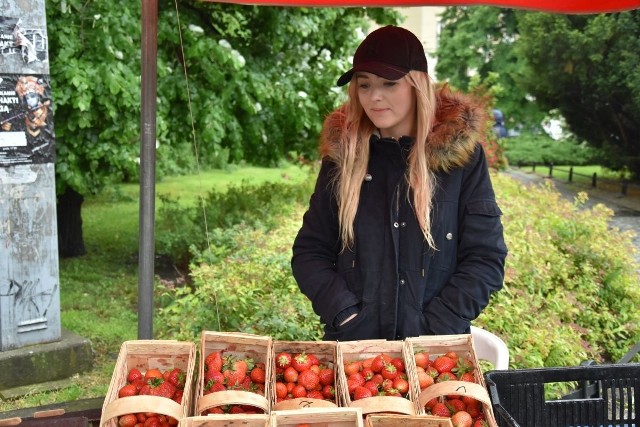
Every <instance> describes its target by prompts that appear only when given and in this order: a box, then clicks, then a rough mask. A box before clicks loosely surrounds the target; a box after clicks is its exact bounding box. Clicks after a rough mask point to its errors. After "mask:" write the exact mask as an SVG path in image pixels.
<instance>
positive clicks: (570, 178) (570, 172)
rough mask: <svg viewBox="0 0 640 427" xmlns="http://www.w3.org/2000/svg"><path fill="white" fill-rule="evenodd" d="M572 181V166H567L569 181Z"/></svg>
mask: <svg viewBox="0 0 640 427" xmlns="http://www.w3.org/2000/svg"><path fill="white" fill-rule="evenodd" d="M572 181H573V166H571V167H570V168H569V182H572Z"/></svg>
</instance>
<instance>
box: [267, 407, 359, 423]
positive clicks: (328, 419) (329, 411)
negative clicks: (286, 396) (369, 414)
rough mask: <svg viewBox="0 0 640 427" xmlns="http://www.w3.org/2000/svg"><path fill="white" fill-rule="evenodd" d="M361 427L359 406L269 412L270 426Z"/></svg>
mask: <svg viewBox="0 0 640 427" xmlns="http://www.w3.org/2000/svg"><path fill="white" fill-rule="evenodd" d="M303 423H305V424H309V425H311V426H312V427H363V421H362V409H360V408H337V407H336V408H305V409H297V410H286V411H273V412H271V427H296V426H297V425H298V424H303Z"/></svg>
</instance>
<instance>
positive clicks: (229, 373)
mask: <svg viewBox="0 0 640 427" xmlns="http://www.w3.org/2000/svg"><path fill="white" fill-rule="evenodd" d="M224 361H225V362H224V365H223V371H222V375H224V377H225V379H226V383H227V387H233V386H236V385H239V384H242V382H243V381H244V378H245V377H246V376H247V370H248V369H249V362H250V359H244V360H236V359H235V358H234V357H233V356H231V355H229V356H227V357H225V358H224Z"/></svg>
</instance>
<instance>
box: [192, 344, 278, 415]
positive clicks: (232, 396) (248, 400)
mask: <svg viewBox="0 0 640 427" xmlns="http://www.w3.org/2000/svg"><path fill="white" fill-rule="evenodd" d="M271 346H272V339H271V337H268V336H262V335H254V334H244V333H239V332H212V331H202V335H201V340H200V363H199V369H198V379H197V382H196V398H195V410H194V414H195V415H196V416H198V415H202V414H203V413H204V411H206V410H207V409H210V408H213V407H216V406H226V405H248V406H253V407H255V408H256V410H257V411H262V412H263V413H265V414H268V413H269V411H270V409H271V408H270V400H269V399H270V394H269V393H270V390H269V387H268V379H269V378H271V375H272V374H271ZM214 351H219V352H221V353H222V355H223V356H229V355H231V356H234V357H238V358H251V359H253V361H254V362H256V363H264V364H265V371H266V380H267V384H265V386H266V389H265V395H264V396H262V395H260V394H258V393H254V392H251V391H244V390H225V391H217V392H215V393H210V394H206V395H204V394H203V392H204V383H203V381H204V373H205V371H204V369H205V367H204V360H205V358H206V357H207V356H208V355H209V354H210V353H212V352H214Z"/></svg>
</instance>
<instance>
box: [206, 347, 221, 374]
mask: <svg viewBox="0 0 640 427" xmlns="http://www.w3.org/2000/svg"><path fill="white" fill-rule="evenodd" d="M204 365H205V367H207V368H209V369H213V370H214V371H222V354H221V353H220V352H219V351H212V352H211V353H209V354H208V355H207V357H206V358H205V359H204Z"/></svg>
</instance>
